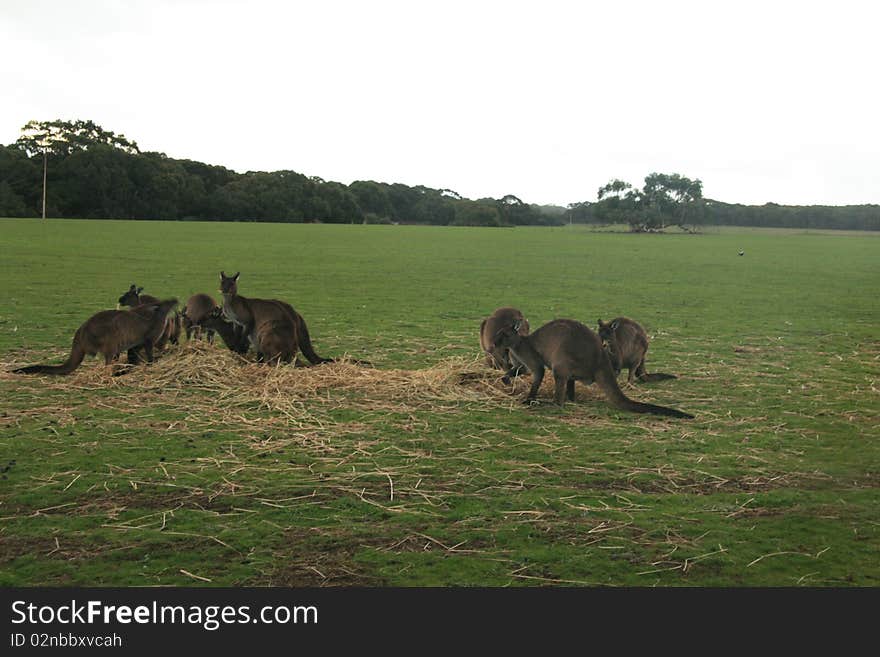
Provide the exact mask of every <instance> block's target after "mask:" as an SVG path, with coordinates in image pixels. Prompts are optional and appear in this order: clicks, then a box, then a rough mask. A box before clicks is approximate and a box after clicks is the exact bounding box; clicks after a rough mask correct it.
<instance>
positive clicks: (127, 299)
mask: <svg viewBox="0 0 880 657" xmlns="http://www.w3.org/2000/svg"><path fill="white" fill-rule="evenodd" d="M143 291H144V288H142V287H138V286H137V285H135V284H134V283H132V284H131V287H130V288H128V291H127V292H126V293H125V294H123V295H122V296H121V297H119V301H117V303H118V304H119V305H120V306H137V305H138V301H139V300H140V295H141V292H143Z"/></svg>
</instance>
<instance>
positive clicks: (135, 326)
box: [13, 299, 177, 374]
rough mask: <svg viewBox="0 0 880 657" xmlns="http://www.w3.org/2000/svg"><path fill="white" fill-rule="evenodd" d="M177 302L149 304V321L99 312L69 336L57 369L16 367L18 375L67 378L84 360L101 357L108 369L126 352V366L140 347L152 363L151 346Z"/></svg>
mask: <svg viewBox="0 0 880 657" xmlns="http://www.w3.org/2000/svg"><path fill="white" fill-rule="evenodd" d="M176 305H177V299H169V300H167V301H162V302H160V303H158V304H149V305H148V306H146V308H148V309H150V311H151V314H150V316H149V317H145V316H144V315H141V314H138V313H133V312H129V311H127V310H102V311H101V312H99V313H96V314H94V315H92V316H91V317H89V319H87V320H86V321H85V323H83V325H82V326H80V327H79V328H78V329H77V330H76V333H75V334H74V336H73V346H72V347H71V349H70V356H69V357H68V358H67V360H66V361H65V362H64V363H62V364H61V365H30V366H28V367H20V368H18V369H16V370H13V371H14V372H17V373H19V374H70V373H71V372H73V371H74V370H75V369H76V368H77V367H79V365H80V363H82V361H83V358H85V357H86V356H94V355H96V354H101V355H102V356H104V363H105V364H107V365H109V364H110V363H112V362H113V361H114V360H116V359H117V358H118V357H119V355H120V354H121V353H122V352H124V351H126V352H128V358H129V362H130V363H132V364H134V363H136V362H137V360H138V359H137V356H136V354H135V351H136V349H137V348H138V347H143V348H144V351H145V353H146V356H147V360H148V361H152V360H153V346H154V345H155V343H156V341H157V340H158V339H159V337H160V336H161V335H162V332H163V331H164V330H165V320H166V318H167V316H168V313H169V312H170V311H171V309H172V308H173V307H174V306H176Z"/></svg>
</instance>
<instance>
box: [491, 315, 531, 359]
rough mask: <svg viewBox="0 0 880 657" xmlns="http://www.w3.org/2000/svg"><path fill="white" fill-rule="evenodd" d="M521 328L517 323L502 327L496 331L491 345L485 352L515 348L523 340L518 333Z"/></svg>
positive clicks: (519, 323) (520, 323)
mask: <svg viewBox="0 0 880 657" xmlns="http://www.w3.org/2000/svg"><path fill="white" fill-rule="evenodd" d="M521 326H522V322H519V321H517V322H514V323H513V324H511V325H510V326H504V327H502V328H500V329H498V331H496V332H495V335H494V337H493V338H492V344H490V345H489V349H488V350H487V351H490V352H491V351H492V350H493V349H509V348H511V347H516V345H518V344H519V343H520V341H521V340H522V338H523V336H522V335H520V333H519V329H520V327H521Z"/></svg>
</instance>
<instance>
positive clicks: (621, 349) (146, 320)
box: [13, 272, 693, 418]
mask: <svg viewBox="0 0 880 657" xmlns="http://www.w3.org/2000/svg"><path fill="white" fill-rule="evenodd" d="M239 276H240V272H237V273H236V274H235V275H233V276H227V275H226V273H225V272H220V293H221V294H222V295H223V303H222V305H221V304H217V302H216V301H215V300H214V299H213V298H212V297H211V296H210V295H208V294H204V293H199V294H194V295H192V296H191V297H190V298H189V299H188V300H187V302H186V306H185V307H184V308H183V310H182V311H179V312H178V311H175V310H174V309H175V307H176V306H177V303H178V302H177V299H167V300H165V301H160V300H159V299H157V298H156V297H153V296H150V295H148V294H143V288H142V287H137V286H136V285H132V286H131V287H130V288H129V289H128V291H127V292H125V293H124V294H123V295H122V296H121V297H119V301H118V304H117V308H116V310H102V311H101V312H98V313H96V314H94V315H92V316H91V317H90V318H89V319H87V320H86V321H85V322H84V323H83V324H82V326H80V327H79V328H78V329H77V331H76V333H75V334H74V337H73V345H72V348H71V351H70V356H69V357H68V358H67V360H66V361H65V362H64V363H62V364H60V365H30V366H27V367H20V368H18V369H15V370H13V371H14V372H17V373H20V374H70V373H71V372H73V371H74V370H75V369H76V368H77V367H79V365H80V363H82V361H83V359H84V358H85V356H95V355H99V354H100V355H102V356H103V357H104V361H105V363H106V364H107V365H110V364H112V363H114V362H115V361H116V360H117V359H118V358H119V357H120V356H121V355H122V354H123V353H125V354H126V355H127V359H128V364H129V366H134V365H137V364H138V363H141V362H143V361H147V362H152V361H153V359H154V355H155V353H156V352H157V351H161V350H162V349H164V347H165V345H166V344H169V343H171V344H177V343H178V341H179V339H180V336H181V334H182V333H183V332H185V333H186V337H187V339H188V340H189V339H193V338H201V337H205V338H206V339H207V340H208V341H209V342H213V339H214V335H215V334H216V335H219V336H220V338H221V339H222V340H223V342H224V343H225V345H226V346H227V347H228V348H229V349H230V350H232V351H233V352H236V353H238V354H242V355H243V354H246V353H248V351H250V349H253V350H254V352H255V353H256V357H257V360H258V361H259V362H267V363H276V364H277V363H290V362H292V361H294V360H297V358H296V356H297V353H298V352H301V353H302V354H303V355H304V356H305V357H306V358H307V359H308V361H309V363H310V364H311V365H318V364H320V363H329V362H334V361H335V359H333V358H322V357H321V356H319V355H318V354H317V353H315V350H314V348H313V347H312V343H311V338H310V336H309V330H308V328H307V327H306V323H305V320H303V318H302V316H301V315H300V314H299V313H298V312H296V311H295V310H294V309H293V307H291V306H290V304H288V303H286V302H284V301H280V300H277V299H256V298H251V297H244V296H242V295H240V294H239V293H238V279H239ZM122 306H126V307H127V308H128V309H126V310H121V309H120V308H121V307H122ZM598 328H599V332H598V334H597V333H596V332H594V331H593V330H592V329H590V328H588V327H587V326H585V325H584V324H581V323H580V322H577V321H575V320H572V319H555V320H553V321H551V322H548V323H547V324H545V325H544V326H542V327H541V328H539V329H537V330H536V331H534V332H533V333H530V332H529V323H528V320H526V318H525V316H524V315H523V313H522V312H521V311H520V310H518V309H516V308H510V307H504V308H498V309H497V310H495V312H494V313H492V315H490V316H489V317H487V318H486V319H484V320H483V321H482V323H481V324H480V346H481V347H482V349H483V351H484V352H485V353H486V362H487V364H488V365H490V366H492V367H495V368H497V369H499V370H503V371H504V375H503V376H502V381H503V382H504V383H505V384H510V383H511V377H514V376H519V375H524V374H527V373H531V375H532V384H531V388H530V389H529V393H528V395H527V396H526V398H525V399H524V400H523V401H524V403H529V404H531V403H534V402H535V401H536V398H537V394H538V389H539V388H540V387H541V382H542V381H543V379H544V372H545V370H546V369H549V370H550V371H551V372H552V374H553V378H554V380H555V384H556V390H555V400H556V403H557V404H559V405H560V406H564V405H565V401H566V399H567V400H568V401H574V398H575V397H574V382H575V381H581V382H583V383H586V384H590V383H593V382H596V383H597V384H598V385H599V388H600V389H601V390H602V392H603V393H604V394H605V396H606V397H607V398H608V401H609V402H610V403H611V404H612V405H614V406H615V407H617V408H620V409H623V410H627V411H632V412H635V413H653V414H656V415H666V416H670V417H677V418H693V415H690V414H689V413H685V412H683V411H679V410H677V409H674V408H668V407H666V406H657V405H655V404H646V403H642V402H637V401H634V400H632V399H630V398H629V397H627V396H626V395H625V394H624V393H623V391H622V390H621V388H620V386H619V385H618V383H617V376H618V375H619V374H620V371H621V370H622V369H623V368H627V369H628V370H629V375H628V382H629V383H630V384H632V383H633V382H634V381H640V382H648V381H659V380H663V379H674V378H676V377H675V376H674V375H672V374H662V373H653V374H648V373H647V372H646V371H645V354H646V352H647V350H648V336H647V334H646V333H645V330H644V329H643V328H642V327H641V326H640V325H639V324H638V322H636V321H634V320H632V319H629V318H627V317H618V318H616V319H613V320H611V321H610V322H603V321H602V320H601V319H600V320H599V326H598ZM297 362H300V361H298V360H297ZM350 362H353V363H355V364H359V365H368V364H369V363H368V362H367V361H362V360H353V361H350Z"/></svg>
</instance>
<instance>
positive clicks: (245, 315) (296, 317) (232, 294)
mask: <svg viewBox="0 0 880 657" xmlns="http://www.w3.org/2000/svg"><path fill="white" fill-rule="evenodd" d="M240 275H241V272H236V273H235V275H234V276H227V275H226V273H225V272H222V271H221V272H220V292H221V293H222V294H223V314H224V315H225V316H226V317H227V318H228V319H229V320H230V321H231V322H233V323H234V324H237V325H238V326H241V327H243V328H244V330H245V333H246V335H247V336H248V338H249V339H250V341H251V344H252V345H254V348H255V349H257V351H258V356H259V348H258V346H257V341H256V337H257V333H256V329H257V327H258V326H259V325H260V324H263V323H265V322H276V324H274V328H273V331H272V332H273V333H276V332H278V331H282V332H283V333H284V334H285V335H286V336H287V337H288V338H289V337H290V336H291V335H292V336H293V339H294V340H296V343H295V344H294V345H293V347H294V349H293V354H294V355H295V354H296V348H299V350H300V351H302V353H303V355H304V356H305V357H306V358H308V359H309V362H310V363H312V364H313V365H318V364H320V363H333V362H336V359H335V358H322V357H321V356H319V355H318V354H317V353H315V350H314V348H313V347H312V341H311V338H310V337H309V329H308V328H307V327H306V322H305V320H304V319H303V318H302V316H301V315H300V314H299V313H298V312H296V311H295V310H294V309H293V308H292V307H291V305H290V304H289V303H285V302H284V301H278V300H275V299H252V298H248V297H243V296H241V295H240V294H239V293H238V278H239V276H240ZM287 322H290V323H291V324H293V330H292V331H291V330H290V329H289V328H288V327H287V326H286V323H287ZM264 330H267V329H264ZM351 362H353V363H355V364H358V365H369V364H370V363H369V362H368V361H365V360H354V359H352V361H351Z"/></svg>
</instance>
